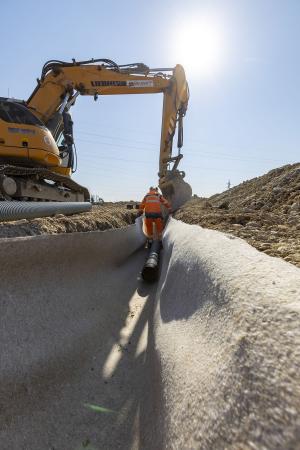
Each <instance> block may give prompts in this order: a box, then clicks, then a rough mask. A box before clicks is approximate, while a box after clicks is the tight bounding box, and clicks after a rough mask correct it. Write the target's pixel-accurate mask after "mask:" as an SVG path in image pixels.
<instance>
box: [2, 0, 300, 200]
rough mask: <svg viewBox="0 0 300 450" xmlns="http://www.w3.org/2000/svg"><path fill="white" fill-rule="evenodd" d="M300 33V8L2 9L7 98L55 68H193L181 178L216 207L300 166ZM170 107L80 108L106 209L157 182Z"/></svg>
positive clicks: (84, 156) (77, 114) (84, 102)
mask: <svg viewBox="0 0 300 450" xmlns="http://www.w3.org/2000/svg"><path fill="white" fill-rule="evenodd" d="M206 21H207V22H208V23H209V26H210V27H211V29H212V31H213V33H212V36H214V33H217V44H216V45H217V47H218V48H217V53H216V55H215V59H216V60H217V61H215V62H217V64H216V66H217V67H215V68H214V69H213V70H212V71H211V72H212V73H209V74H203V73H202V72H201V70H202V69H201V67H200V66H201V64H200V66H199V64H198V63H199V62H200V61H201V60H203V58H201V55H203V54H204V53H205V51H206V50H207V51H208V52H209V51H210V47H209V42H206V40H207V41H209V39H210V37H211V36H210V35H209V34H208V36H206V37H205V36H204V38H203V36H202V35H201V34H200V35H199V37H197V30H198V29H199V30H200V29H201V27H202V28H203V24H204V28H205V23H206ZM299 23H300V1H298V0H285V1H283V0H221V1H214V0H210V1H201V0H197V1H192V0H185V1H184V2H182V1H178V0H172V1H169V0H161V1H157V0H152V1H151V2H145V1H142V0H139V1H136V0H133V1H131V0H128V1H127V2H124V1H118V0H116V1H114V2H101V1H96V0H92V1H88V0H86V1H76V0H73V1H69V0H66V1H62V0H61V1H57V0H52V2H51V3H49V4H47V6H46V5H45V3H44V2H40V1H35V0H28V1H26V2H23V1H21V0H19V1H15V2H13V3H12V2H8V1H6V0H3V1H2V2H1V29H0V37H1V42H2V45H1V70H0V95H2V96H6V95H7V93H8V89H9V92H10V95H11V96H14V97H15V98H24V99H27V98H28V96H29V95H30V93H31V91H32V90H33V89H34V87H35V80H36V78H37V77H38V76H39V75H40V72H41V68H42V65H43V64H44V62H45V61H47V60H49V59H61V60H65V61H69V60H71V58H76V59H78V60H80V59H88V58H92V57H94V58H101V57H105V58H110V59H113V60H115V61H116V62H118V63H120V64H125V63H132V62H144V63H145V64H147V65H149V66H150V67H159V66H160V67H161V66H171V67H172V66H174V65H175V64H176V63H182V64H183V65H185V68H186V72H187V78H188V81H189V85H190V91H191V98H190V103H189V109H188V112H187V116H186V119H185V129H184V147H183V153H184V159H183V161H182V163H181V169H182V170H185V172H186V180H187V181H188V182H190V184H191V185H192V188H193V191H194V192H195V193H197V194H198V195H204V196H208V195H211V194H214V193H216V192H221V191H223V190H225V189H226V185H227V181H228V180H229V179H230V181H231V183H232V185H236V184H238V183H240V182H242V181H243V180H246V179H249V178H253V177H255V176H258V175H262V174H263V173H265V172H267V171H268V170H270V169H273V168H275V167H279V166H281V165H284V164H287V163H294V162H298V161H299V147H300V134H299V123H300V62H299V61H300V59H299V54H300V52H299V42H300V27H299ZM192 27H194V28H195V30H196V31H195V33H196V34H195V35H189V30H190V29H191V28H192ZM206 38H207V39H206ZM199 39H204V41H205V42H204V43H203V42H202V43H200V41H199ZM183 43H184V46H185V47H184V48H182V47H183ZM4 44H5V45H4ZM205 46H206V47H205ZM207 46H208V47H207ZM185 49H186V51H185ZM213 51H216V49H213ZM219 60H220V61H221V62H220V61H219ZM199 67H200V68H199ZM161 108H162V96H161V95H159V94H156V95H140V96H119V97H103V98H101V97H100V98H99V100H98V102H94V101H93V99H92V98H89V97H84V98H83V97H81V98H79V99H78V102H77V104H76V106H75V107H74V108H73V111H72V112H73V119H74V122H75V137H76V143H77V150H78V172H77V173H76V174H75V179H76V180H77V181H78V182H80V183H81V184H84V185H86V186H87V187H88V188H89V189H90V190H91V192H92V193H95V194H98V195H100V196H102V197H103V198H104V199H106V200H121V199H122V200H129V199H139V198H140V197H141V196H142V195H143V194H144V191H145V189H147V188H148V186H149V185H151V184H154V183H156V182H157V171H158V155H159V140H160V126H161Z"/></svg>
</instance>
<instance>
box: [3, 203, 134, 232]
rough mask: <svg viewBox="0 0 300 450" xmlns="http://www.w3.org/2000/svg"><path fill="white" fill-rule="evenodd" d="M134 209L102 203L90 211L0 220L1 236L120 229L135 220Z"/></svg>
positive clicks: (123, 205)
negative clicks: (66, 214)
mask: <svg viewBox="0 0 300 450" xmlns="http://www.w3.org/2000/svg"><path fill="white" fill-rule="evenodd" d="M136 216H137V211H136V210H127V209H126V203H123V202H119V203H105V204H104V205H99V206H93V209H92V211H91V212H88V213H82V214H74V215H72V216H64V215H63V214H59V215H57V216H55V217H43V218H40V219H32V220H27V219H22V220H17V221H15V222H3V223H0V238H7V237H16V236H33V235H40V234H59V233H74V232H78V231H97V230H100V231H103V230H108V229H110V228H121V227H125V226H127V225H129V224H132V223H134V220H135V218H136Z"/></svg>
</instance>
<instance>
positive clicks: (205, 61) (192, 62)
mask: <svg viewBox="0 0 300 450" xmlns="http://www.w3.org/2000/svg"><path fill="white" fill-rule="evenodd" d="M175 52H176V59H177V61H178V62H179V63H180V64H182V65H183V66H184V67H185V68H186V70H187V71H188V72H189V74H192V75H193V74H194V75H199V76H204V77H210V76H213V75H215V74H217V73H218V72H219V71H220V70H221V66H222V64H223V62H224V53H225V44H224V36H223V32H222V29H221V26H220V24H219V23H218V22H217V21H214V20H212V19H210V18H201V19H198V20H197V19H195V20H193V21H186V22H185V24H184V25H183V27H181V29H180V32H178V34H177V37H176V48H175Z"/></svg>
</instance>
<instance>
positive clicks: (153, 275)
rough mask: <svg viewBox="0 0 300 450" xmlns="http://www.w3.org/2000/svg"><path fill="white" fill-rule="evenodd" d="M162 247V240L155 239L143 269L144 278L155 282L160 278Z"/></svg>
mask: <svg viewBox="0 0 300 450" xmlns="http://www.w3.org/2000/svg"><path fill="white" fill-rule="evenodd" d="M160 249H161V242H160V241H158V240H155V241H153V242H152V244H151V248H150V252H149V255H148V258H147V260H146V262H145V264H144V267H143V270H142V278H143V280H145V281H149V282H153V281H156V280H157V279H158V274H159V254H160Z"/></svg>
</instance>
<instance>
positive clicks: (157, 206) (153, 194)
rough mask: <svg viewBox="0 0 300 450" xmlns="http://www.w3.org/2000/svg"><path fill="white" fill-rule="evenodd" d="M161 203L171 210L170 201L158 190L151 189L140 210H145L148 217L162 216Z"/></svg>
mask: <svg viewBox="0 0 300 450" xmlns="http://www.w3.org/2000/svg"><path fill="white" fill-rule="evenodd" d="M161 205H164V206H165V207H166V208H167V209H168V210H169V211H170V210H171V205H170V203H169V202H168V201H167V200H166V199H165V198H164V197H163V196H162V195H160V194H159V193H158V192H157V191H149V192H148V194H146V195H145V197H144V198H143V200H142V203H141V204H140V212H145V216H146V218H149V219H157V218H160V217H162V210H161Z"/></svg>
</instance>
